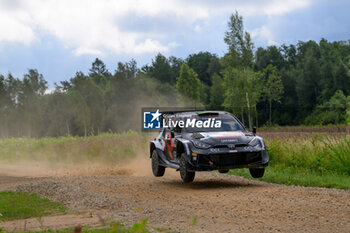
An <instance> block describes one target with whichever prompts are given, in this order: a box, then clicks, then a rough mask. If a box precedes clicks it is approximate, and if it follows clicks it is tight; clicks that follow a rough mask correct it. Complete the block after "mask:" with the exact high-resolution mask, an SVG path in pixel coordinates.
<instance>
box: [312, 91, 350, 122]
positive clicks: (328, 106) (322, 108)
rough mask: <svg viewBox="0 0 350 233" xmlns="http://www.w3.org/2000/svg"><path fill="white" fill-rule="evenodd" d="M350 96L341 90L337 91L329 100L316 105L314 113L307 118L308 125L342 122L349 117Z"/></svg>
mask: <svg viewBox="0 0 350 233" xmlns="http://www.w3.org/2000/svg"><path fill="white" fill-rule="evenodd" d="M349 101H350V98H349V97H348V98H347V97H346V96H344V94H343V92H342V91H341V90H338V91H336V92H335V94H334V95H333V96H332V97H331V99H330V100H329V101H326V102H324V103H323V104H322V105H319V106H317V107H316V109H315V110H314V111H313V113H312V114H310V115H309V116H308V117H306V119H305V124H307V125H315V124H317V125H328V124H340V123H343V122H344V121H345V119H346V118H347V117H348V115H347V113H348V112H349V111H350V108H349V107H350V102H349Z"/></svg>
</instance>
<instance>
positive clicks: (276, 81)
mask: <svg viewBox="0 0 350 233" xmlns="http://www.w3.org/2000/svg"><path fill="white" fill-rule="evenodd" d="M264 76H265V82H264V86H263V89H262V94H263V99H264V100H267V101H268V103H269V109H270V111H269V112H270V114H269V121H270V125H271V124H272V123H271V121H272V119H271V110H272V101H276V102H279V103H280V102H281V97H282V94H283V85H282V80H281V77H280V76H278V74H277V68H276V67H274V66H272V65H268V66H267V67H266V68H265V69H264Z"/></svg>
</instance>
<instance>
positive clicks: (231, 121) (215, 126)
mask: <svg viewBox="0 0 350 233" xmlns="http://www.w3.org/2000/svg"><path fill="white" fill-rule="evenodd" d="M195 119H196V122H197V121H201V123H196V124H188V125H185V127H184V128H183V131H184V132H188V133H195V132H219V131H241V130H244V128H243V126H242V125H241V124H240V123H239V122H238V121H237V120H236V119H235V118H233V117H232V116H216V117H212V116H200V117H198V118H197V117H196V118H195ZM187 120H193V117H192V119H190V118H187V119H186V121H187ZM186 126H187V127H186ZM198 126H201V127H198ZM203 126H207V127H203Z"/></svg>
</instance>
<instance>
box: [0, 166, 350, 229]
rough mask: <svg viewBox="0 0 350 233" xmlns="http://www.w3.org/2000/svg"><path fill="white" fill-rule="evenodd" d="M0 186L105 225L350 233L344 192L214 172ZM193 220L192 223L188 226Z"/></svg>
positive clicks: (6, 181) (16, 181)
mask: <svg viewBox="0 0 350 233" xmlns="http://www.w3.org/2000/svg"><path fill="white" fill-rule="evenodd" d="M147 166H148V165H147ZM10 184H11V185H10ZM4 187H6V188H7V189H14V190H18V191H24V192H35V193H38V194H40V195H43V196H46V197H48V198H50V199H52V200H56V201H61V202H63V203H65V204H67V205H68V206H69V207H70V209H71V210H86V211H92V212H96V211H100V212H101V211H102V212H103V213H105V214H104V218H106V219H108V220H111V221H122V222H124V223H126V224H128V223H132V222H135V221H138V220H140V219H143V218H148V219H149V224H150V225H151V226H157V227H165V228H167V229H171V230H175V231H177V232H350V191H345V190H334V189H324V188H305V187H296V186H285V185H276V184H269V183H265V182H258V181H251V180H248V179H245V178H242V177H237V176H231V175H225V174H219V173H216V172H202V173H197V174H196V179H195V182H194V183H191V184H183V183H182V182H181V180H180V177H179V174H178V173H177V172H175V171H170V170H167V171H166V174H165V176H164V177H161V178H156V177H153V176H151V175H150V174H143V175H140V174H139V175H133V174H130V173H128V172H126V173H125V174H124V175H123V174H122V173H117V174H115V175H94V176H86V175H68V176H63V177H57V176H56V177H35V178H29V177H26V178H20V177H9V176H4V175H0V190H1V189H4ZM194 217H196V218H197V224H196V225H195V226H192V219H193V218H194ZM0 226H1V223H0Z"/></svg>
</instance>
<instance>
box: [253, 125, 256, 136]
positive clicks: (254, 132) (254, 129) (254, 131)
mask: <svg viewBox="0 0 350 233" xmlns="http://www.w3.org/2000/svg"><path fill="white" fill-rule="evenodd" d="M253 134H254V135H255V134H256V127H255V126H253Z"/></svg>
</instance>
